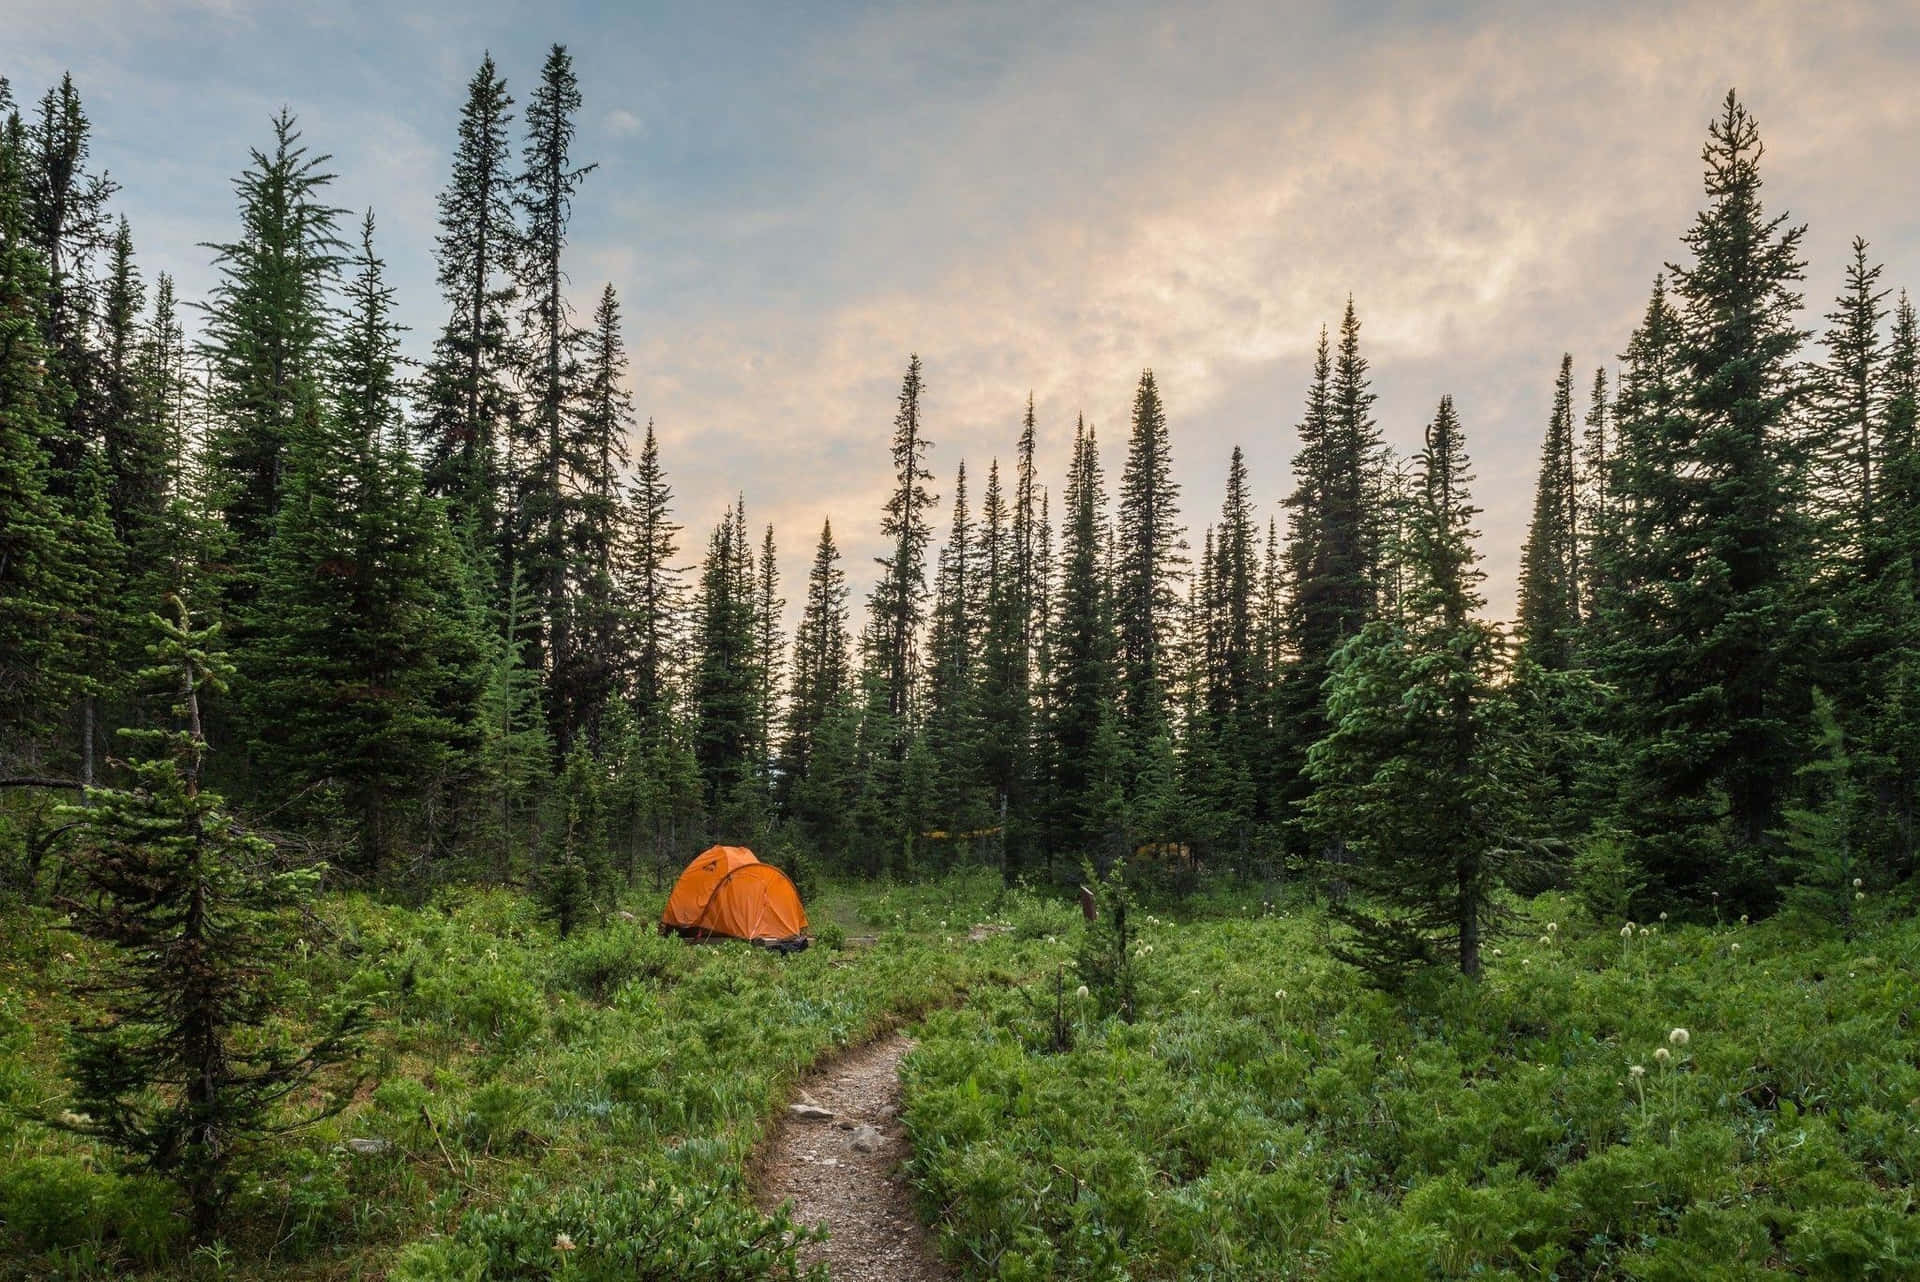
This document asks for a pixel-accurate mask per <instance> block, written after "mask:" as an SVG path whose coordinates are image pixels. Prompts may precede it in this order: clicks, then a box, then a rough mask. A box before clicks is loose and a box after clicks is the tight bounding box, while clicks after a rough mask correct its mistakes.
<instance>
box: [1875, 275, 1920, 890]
mask: <svg viewBox="0 0 1920 1282" xmlns="http://www.w3.org/2000/svg"><path fill="white" fill-rule="evenodd" d="M1881 382H1882V396H1881V398H1880V415H1879V422H1878V425H1877V448H1878V456H1879V461H1880V469H1879V481H1878V498H1877V501H1876V503H1875V521H1874V526H1873V530H1872V533H1871V543H1870V551H1869V558H1868V559H1869V562H1870V563H1871V564H1872V565H1873V566H1874V567H1875V574H1876V576H1877V578H1878V579H1879V580H1880V581H1881V582H1882V583H1883V584H1885V585H1886V586H1887V588H1888V589H1899V588H1904V594H1901V593H1899V592H1897V591H1889V592H1888V593H1887V595H1886V596H1885V597H1883V598H1882V599H1883V600H1884V602H1885V607H1886V609H1887V612H1888V619H1889V626H1888V629H1887V632H1888V643H1889V647H1890V649H1892V650H1893V652H1894V653H1893V657H1892V659H1891V661H1890V663H1889V665H1888V668H1887V670H1886V673H1885V684H1884V686H1883V690H1884V695H1883V698H1882V702H1881V705H1880V706H1879V707H1878V708H1877V709H1874V710H1873V712H1872V713H1871V714H1870V717H1871V719H1870V722H1869V724H1868V725H1867V726H1866V728H1865V729H1864V736H1865V738H1866V741H1867V743H1868V744H1869V745H1870V747H1871V750H1872V753H1873V756H1874V761H1873V763H1872V765H1873V767H1874V771H1875V774H1876V777H1875V778H1874V779H1873V780H1872V781H1871V782H1870V783H1869V785H1868V786H1869V787H1870V788H1871V790H1872V796H1873V800H1874V803H1875V808H1876V812H1877V815H1878V816H1879V819H1880V822H1881V825H1882V826H1881V831H1880V832H1879V833H1877V834H1875V835H1874V836H1875V841H1876V844H1877V845H1878V846H1879V851H1878V853H1879V854H1880V855H1881V857H1882V858H1883V859H1884V860H1885V861H1886V864H1887V871H1888V872H1890V873H1891V874H1892V875H1893V876H1896V877H1901V878H1905V877H1909V876H1911V875H1912V872H1913V867H1914V858H1915V850H1916V847H1917V846H1920V430H1916V429H1917V428H1920V325H1916V322H1915V319H1914V309H1913V304H1912V302H1911V301H1909V300H1908V298H1907V296H1906V294H1905V293H1904V292H1903V293H1902V294H1901V295H1900V298H1899V300H1898V302H1897V303H1896V304H1895V306H1894V310H1893V333H1892V337H1891V340H1890V341H1889V343H1888V344H1887V349H1886V360H1885V368H1884V373H1883V375H1882V379H1881Z"/></svg>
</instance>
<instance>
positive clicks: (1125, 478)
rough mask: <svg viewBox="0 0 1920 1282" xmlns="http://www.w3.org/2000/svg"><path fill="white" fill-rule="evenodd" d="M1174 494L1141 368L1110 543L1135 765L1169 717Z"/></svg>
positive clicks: (1157, 411)
mask: <svg viewBox="0 0 1920 1282" xmlns="http://www.w3.org/2000/svg"><path fill="white" fill-rule="evenodd" d="M1179 495H1180V487H1179V486H1178V485H1177V484H1176V483H1175V482H1174V480H1173V451H1172V447H1171V445H1170V444H1169V442H1168V438H1167V416H1166V411H1165V409H1164V408H1163V407H1162V405H1161V403H1160V390H1159V388H1158V386H1157V385H1156V384H1155V383H1154V379H1153V371H1152V370H1146V371H1143V372H1142V373H1141V375H1140V385H1139V387H1138V389H1137V390H1136V391H1135V392H1134V397H1133V432H1132V435H1131V437H1130V438H1129V440H1128V444H1127V463H1126V468H1125V470H1124V471H1123V472H1122V473H1121V477H1120V502H1119V528H1118V530H1117V539H1116V543H1115V549H1114V551H1115V559H1116V561H1117V563H1118V574H1117V576H1116V579H1115V582H1114V585H1113V591H1114V602H1113V610H1114V619H1115V632H1116V635H1117V640H1118V653H1117V655H1116V668H1117V671H1116V679H1117V691H1118V698H1119V708H1120V736H1121V740H1122V744H1123V747H1124V750H1125V752H1126V753H1127V754H1129V755H1130V756H1131V757H1132V758H1134V759H1135V760H1136V761H1138V762H1139V764H1140V765H1142V766H1144V764H1145V761H1146V758H1147V754H1148V753H1149V750H1150V749H1151V747H1152V745H1154V744H1155V743H1157V742H1159V741H1160V740H1162V739H1163V738H1165V737H1166V736H1167V735H1169V734H1170V733H1171V730H1172V724H1173V723H1172V716H1171V709H1170V707H1169V704H1168V686H1169V673H1168V671H1167V669H1168V667H1169V662H1168V655H1169V651H1170V650H1171V649H1172V645H1173V637H1174V635H1175V632H1176V631H1177V623H1178V620H1179V615H1180V581H1181V579H1182V578H1183V577H1184V574H1183V571H1184V567H1185V564H1186V556H1185V552H1186V540H1185V538H1184V537H1183V536H1182V532H1181V528H1180V512H1179V507H1178V501H1179ZM1129 782H1131V775H1130V774H1129Z"/></svg>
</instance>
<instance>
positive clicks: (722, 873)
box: [660, 846, 807, 949]
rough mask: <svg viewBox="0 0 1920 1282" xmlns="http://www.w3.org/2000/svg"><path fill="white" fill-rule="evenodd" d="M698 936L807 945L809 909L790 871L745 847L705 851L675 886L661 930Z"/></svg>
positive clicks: (722, 847)
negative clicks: (788, 877)
mask: <svg viewBox="0 0 1920 1282" xmlns="http://www.w3.org/2000/svg"><path fill="white" fill-rule="evenodd" d="M675 930H677V931H679V932H680V933H681V934H683V935H688V936H691V937H693V938H696V939H705V938H707V937H708V936H710V935H726V936H730V937H731V938H734V939H747V940H752V941H753V942H754V943H757V944H770V945H773V946H776V947H779V948H782V949H791V948H804V947H806V931H807V910H806V909H805V908H802V907H801V906H800V895H799V892H798V891H796V890H794V888H793V883H792V882H791V881H788V880H787V874H785V873H783V872H781V871H780V870H779V869H778V868H775V867H774V866H773V865H772V864H763V863H761V862H760V861H759V860H758V859H756V858H755V857H754V854H753V852H752V851H751V850H748V849H747V848H746V847H745V846H713V847H710V848H709V849H707V850H703V851H701V852H700V854H699V855H698V856H696V857H695V858H694V861H693V862H692V863H690V864H688V865H687V867H686V871H684V872H682V873H681V874H680V880H679V881H676V882H675V883H674V884H673V893H672V894H670V895H668V896H667V906H666V909H665V911H663V912H662V913H661V914H660V933H661V934H663V935H664V934H666V933H667V932H669V931H675Z"/></svg>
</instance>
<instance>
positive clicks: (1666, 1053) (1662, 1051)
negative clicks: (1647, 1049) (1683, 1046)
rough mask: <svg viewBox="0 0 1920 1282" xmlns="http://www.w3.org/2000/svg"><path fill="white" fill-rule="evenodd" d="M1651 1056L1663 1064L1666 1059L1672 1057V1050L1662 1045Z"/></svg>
mask: <svg viewBox="0 0 1920 1282" xmlns="http://www.w3.org/2000/svg"><path fill="white" fill-rule="evenodd" d="M1653 1057H1654V1058H1655V1059H1657V1060H1659V1061H1660V1062H1661V1063H1662V1064H1664V1063H1666V1062H1667V1061H1668V1060H1670V1059H1672V1058H1673V1052H1672V1051H1670V1050H1668V1049H1667V1048H1666V1047H1664V1046H1662V1047H1660V1048H1659V1049H1658V1050H1656V1051H1654V1052H1653Z"/></svg>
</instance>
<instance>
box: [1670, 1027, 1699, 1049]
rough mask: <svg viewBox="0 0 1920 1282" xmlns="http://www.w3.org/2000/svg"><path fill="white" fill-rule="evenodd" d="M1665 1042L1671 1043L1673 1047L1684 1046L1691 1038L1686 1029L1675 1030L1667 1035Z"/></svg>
mask: <svg viewBox="0 0 1920 1282" xmlns="http://www.w3.org/2000/svg"><path fill="white" fill-rule="evenodd" d="M1667 1040H1668V1041H1670V1042H1672V1043H1673V1044H1674V1045H1675V1046H1685V1045H1686V1044H1687V1043H1688V1042H1690V1041H1692V1040H1693V1037H1692V1035H1691V1034H1689V1033H1688V1032H1687V1030H1686V1029H1684V1028H1676V1029H1674V1030H1673V1031H1672V1032H1671V1033H1668V1034H1667Z"/></svg>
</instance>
